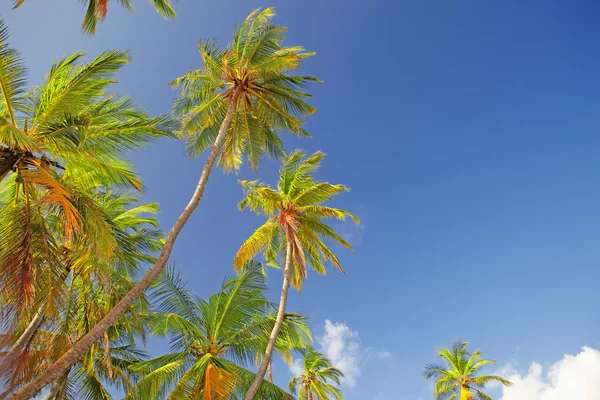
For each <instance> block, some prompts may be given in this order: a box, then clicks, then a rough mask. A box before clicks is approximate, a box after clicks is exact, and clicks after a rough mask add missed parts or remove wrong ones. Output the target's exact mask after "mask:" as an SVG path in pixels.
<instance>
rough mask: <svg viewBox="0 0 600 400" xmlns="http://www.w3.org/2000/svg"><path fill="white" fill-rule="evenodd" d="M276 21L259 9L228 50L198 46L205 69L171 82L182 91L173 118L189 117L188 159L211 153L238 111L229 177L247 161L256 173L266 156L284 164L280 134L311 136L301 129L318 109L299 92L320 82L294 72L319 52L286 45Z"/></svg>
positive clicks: (227, 143)
mask: <svg viewBox="0 0 600 400" xmlns="http://www.w3.org/2000/svg"><path fill="white" fill-rule="evenodd" d="M274 15H275V12H274V10H273V9H272V8H266V9H264V10H260V9H257V10H254V11H253V12H252V13H251V14H250V15H249V16H248V18H246V20H245V21H244V22H243V23H242V24H240V25H239V26H238V27H237V28H236V29H235V32H234V38H233V41H232V42H231V43H230V44H229V45H227V47H226V48H221V47H218V46H217V45H216V43H215V42H214V41H200V43H199V49H200V55H201V56H202V61H203V64H204V66H203V67H202V68H200V69H195V70H191V71H190V72H189V73H187V74H186V75H184V76H182V77H181V78H178V79H177V80H175V81H174V82H173V85H174V86H176V87H179V88H181V94H182V96H181V98H180V99H179V100H178V101H177V102H176V103H175V111H176V113H177V114H181V115H183V117H184V118H183V130H184V132H185V137H186V140H187V147H188V150H189V152H190V154H192V155H198V154H200V153H201V152H203V151H204V150H206V149H207V148H209V147H210V146H212V144H213V143H214V142H215V139H216V137H217V134H218V131H219V127H220V125H221V122H222V121H223V120H224V118H225V115H226V114H227V110H228V108H229V107H230V106H232V105H233V107H235V112H234V115H233V117H232V120H231V124H230V125H229V127H228V129H227V136H226V137H225V139H224V143H223V147H222V149H221V153H220V158H219V164H220V165H221V166H222V167H223V168H224V169H226V170H233V169H238V168H239V167H240V165H241V163H242V160H243V155H244V154H245V155H246V157H247V159H248V161H249V162H250V165H251V166H252V168H254V169H255V168H257V167H258V165H259V164H260V161H261V159H262V158H263V157H264V156H265V154H267V155H269V156H271V157H281V156H282V154H283V152H282V142H281V139H280V138H279V136H278V132H280V131H289V132H291V133H292V134H294V135H301V134H302V135H306V136H308V133H307V132H306V131H305V130H304V129H303V128H302V124H303V122H304V117H306V116H308V115H310V114H313V113H314V112H315V111H316V109H315V108H314V107H313V106H311V105H309V104H308V103H306V99H308V98H310V97H311V95H310V94H308V93H305V92H303V91H302V90H301V89H302V88H303V87H304V86H306V84H307V83H309V82H318V81H319V80H318V79H317V78H315V77H312V76H292V75H289V72H291V71H293V70H295V69H297V68H298V67H299V66H300V64H301V63H302V61H303V60H304V59H305V58H306V57H309V56H311V55H313V54H314V53H308V52H305V51H304V49H303V48H302V47H299V46H283V45H282V43H283V40H284V39H285V33H286V32H287V28H284V27H278V26H275V25H273V24H272V23H271V18H272V17H273V16H274Z"/></svg>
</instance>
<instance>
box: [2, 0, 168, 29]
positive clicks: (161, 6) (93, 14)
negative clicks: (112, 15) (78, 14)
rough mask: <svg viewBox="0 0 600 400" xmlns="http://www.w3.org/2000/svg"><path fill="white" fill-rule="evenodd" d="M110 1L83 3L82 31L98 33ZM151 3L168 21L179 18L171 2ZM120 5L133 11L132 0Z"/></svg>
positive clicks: (20, 0)
mask: <svg viewBox="0 0 600 400" xmlns="http://www.w3.org/2000/svg"><path fill="white" fill-rule="evenodd" d="M108 1H109V0H83V1H82V3H83V4H87V5H86V6H85V9H86V11H85V17H84V18H83V24H82V25H81V29H82V30H83V31H84V32H85V33H87V34H89V35H93V34H94V33H96V25H97V23H98V21H104V19H105V18H106V14H107V12H108ZM24 2H25V0H13V4H14V7H13V8H18V7H20V6H21V4H23V3H24ZM151 2H152V5H154V8H155V9H156V11H157V12H158V13H159V14H160V15H162V16H163V17H165V18H167V19H175V18H177V14H175V10H174V9H173V5H172V1H171V0H151ZM118 3H119V4H120V5H121V7H124V8H126V9H128V10H132V9H133V7H132V5H131V0H118Z"/></svg>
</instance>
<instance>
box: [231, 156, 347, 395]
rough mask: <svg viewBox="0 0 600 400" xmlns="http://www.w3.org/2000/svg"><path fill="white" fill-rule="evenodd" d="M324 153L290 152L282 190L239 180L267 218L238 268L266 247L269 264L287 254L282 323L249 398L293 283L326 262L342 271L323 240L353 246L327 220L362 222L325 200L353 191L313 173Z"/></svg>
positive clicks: (248, 201)
mask: <svg viewBox="0 0 600 400" xmlns="http://www.w3.org/2000/svg"><path fill="white" fill-rule="evenodd" d="M324 156H325V155H324V154H323V153H321V152H316V153H314V154H313V155H311V156H308V157H306V154H305V153H304V152H302V151H299V150H296V151H294V152H293V153H291V154H290V155H289V156H287V157H286V158H285V160H284V161H283V165H282V167H281V169H280V171H279V182H278V184H277V190H275V189H273V188H271V187H270V186H269V185H265V184H263V183H261V182H259V181H252V182H248V181H240V183H241V185H242V186H243V187H244V190H245V197H244V199H243V200H242V202H241V203H240V209H241V210H243V209H244V208H246V207H248V208H249V209H250V210H251V211H254V212H256V213H259V214H263V215H265V216H266V217H267V218H268V219H267V222H265V223H264V224H263V225H262V226H261V227H259V228H258V229H257V230H256V231H255V232H254V233H253V234H252V236H250V238H248V239H247V240H246V241H245V242H244V243H243V244H242V246H241V247H240V249H239V250H238V252H237V254H236V256H235V260H234V265H235V266H236V268H241V267H243V265H244V263H245V262H246V261H247V260H249V259H251V258H253V257H254V256H256V255H257V254H258V253H260V252H261V251H262V252H264V256H265V259H266V261H267V263H268V264H270V265H277V264H278V263H279V261H278V257H279V256H280V255H284V257H285V264H284V268H283V287H282V289H281V297H280V300H279V308H278V313H277V324H275V326H274V327H273V330H272V331H271V335H270V337H269V343H268V345H267V348H266V352H265V357H264V358H263V361H262V363H261V365H260V368H259V370H258V373H257V375H256V380H255V381H254V384H253V386H252V387H251V388H250V390H249V391H248V393H247V394H246V397H245V398H244V399H245V400H251V399H252V398H253V397H254V395H255V394H256V390H257V388H258V385H259V384H260V381H261V380H262V379H263V378H264V376H265V373H266V370H267V368H268V365H269V362H270V360H271V357H272V353H273V350H274V348H275V341H276V339H277V335H278V333H279V329H280V327H281V323H282V321H283V316H284V315H285V306H286V303H287V296H288V289H289V286H290V284H293V285H294V286H295V287H296V288H298V289H299V288H300V287H301V285H302V281H303V280H304V278H305V277H306V272H307V271H306V270H307V267H310V268H312V269H314V270H315V271H316V272H318V273H321V274H324V273H325V263H326V262H331V263H332V264H333V265H334V266H335V267H336V268H338V269H339V270H341V271H343V269H342V266H341V264H340V262H339V260H338V258H337V256H336V255H335V254H334V253H333V252H332V251H331V250H330V249H329V247H328V246H327V244H325V242H324V241H323V240H331V241H332V242H334V243H337V244H341V245H342V246H344V247H346V248H348V249H352V247H351V246H350V244H349V243H348V242H347V241H346V240H345V239H344V238H343V237H342V236H340V235H339V234H338V233H336V232H335V231H334V230H333V229H332V228H331V227H330V226H329V225H327V224H326V223H325V222H324V221H323V220H325V219H329V218H337V219H342V220H343V219H345V218H346V217H349V218H351V219H352V220H353V221H354V222H356V223H359V220H358V218H356V217H355V216H353V215H352V214H351V213H349V212H347V211H344V210H340V209H337V208H332V207H329V206H326V205H323V203H325V202H326V201H328V200H330V199H331V198H332V197H333V196H335V195H337V194H339V193H341V192H344V191H348V188H347V187H346V186H344V185H333V184H330V183H327V182H319V181H315V180H314V179H313V173H314V172H315V171H316V170H317V169H318V168H319V165H320V163H321V160H322V159H323V157H324Z"/></svg>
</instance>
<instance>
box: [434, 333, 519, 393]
mask: <svg viewBox="0 0 600 400" xmlns="http://www.w3.org/2000/svg"><path fill="white" fill-rule="evenodd" d="M468 344H469V342H461V341H456V343H454V345H453V346H452V348H451V349H448V348H444V349H441V350H439V351H438V357H440V358H442V359H443V360H444V362H445V364H446V365H445V366H444V365H436V364H428V365H426V366H425V378H426V379H431V378H434V379H436V383H435V392H434V394H433V395H434V397H435V399H436V400H491V397H490V396H488V395H486V394H485V393H483V392H482V390H483V389H484V388H485V386H486V385H487V384H488V383H490V382H500V383H501V384H503V385H504V386H510V385H511V382H509V381H507V380H506V379H504V378H502V377H501V376H496V375H479V376H477V373H478V371H479V369H480V368H481V367H483V366H485V365H493V364H496V362H495V361H493V360H485V359H483V358H482V353H481V350H479V349H477V350H475V352H473V354H471V353H469V351H468V350H467V345H468Z"/></svg>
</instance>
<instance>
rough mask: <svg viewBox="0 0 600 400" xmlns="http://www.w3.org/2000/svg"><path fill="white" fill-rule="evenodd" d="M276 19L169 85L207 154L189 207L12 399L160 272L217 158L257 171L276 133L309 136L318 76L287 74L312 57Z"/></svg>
mask: <svg viewBox="0 0 600 400" xmlns="http://www.w3.org/2000/svg"><path fill="white" fill-rule="evenodd" d="M274 15H275V12H274V11H273V9H272V8H266V9H264V10H255V11H253V12H252V13H251V14H250V15H249V16H248V18H246V20H245V21H244V22H243V23H242V24H241V25H240V26H238V27H237V28H236V30H235V32H234V38H233V42H232V43H231V44H229V45H228V46H227V48H225V49H222V48H219V47H217V46H216V45H215V43H214V42H212V41H209V42H205V41H202V42H200V45H199V47H200V54H201V56H202V60H203V64H204V66H203V67H202V68H201V69H198V70H193V71H190V72H189V73H188V74H187V75H185V76H183V77H181V78H179V79H177V80H176V81H175V82H174V85H175V86H177V87H180V88H181V90H182V97H181V99H179V100H178V101H177V102H176V104H175V111H176V113H181V114H182V115H183V132H184V135H185V136H186V138H187V139H188V145H189V147H190V149H191V150H193V152H201V151H203V150H205V149H208V148H210V149H211V150H210V153H209V155H208V158H207V160H206V163H205V165H204V168H203V170H202V173H201V175H200V178H199V180H198V184H197V186H196V188H195V191H194V193H193V195H192V197H191V199H190V201H189V203H188V204H187V205H186V207H185V209H184V210H183V211H182V213H181V215H180V216H179V217H178V218H177V220H176V221H175V223H174V225H173V227H172V228H171V230H170V231H169V233H168V235H167V237H166V239H165V245H164V247H163V250H162V252H161V254H160V256H159V257H158V259H157V261H156V263H155V264H154V266H153V267H152V268H151V269H150V270H149V271H148V272H147V274H146V276H144V277H143V278H142V279H141V280H140V281H139V283H138V284H137V285H136V286H135V287H134V288H133V289H132V290H131V291H130V292H129V293H127V294H126V295H125V296H124V297H123V299H122V300H121V301H120V302H119V303H118V304H117V305H116V306H115V308H114V309H113V310H111V312H109V313H108V314H107V315H106V316H105V318H104V319H103V320H102V321H100V322H99V323H98V325H96V326H95V327H94V328H92V329H91V330H90V331H89V333H88V334H87V335H86V336H85V337H84V338H82V339H81V340H80V341H79V342H78V343H77V344H76V345H75V346H73V348H72V349H71V350H69V352H67V353H66V354H65V355H64V356H63V357H62V358H61V359H60V360H58V361H57V362H56V364H55V365H54V366H53V367H51V368H48V370H47V371H46V373H45V374H43V375H41V376H40V377H39V378H38V379H36V380H35V381H33V382H31V383H30V384H29V385H27V386H25V387H24V388H23V389H22V390H21V391H20V392H19V393H17V394H16V395H15V396H13V400H24V399H27V398H29V397H31V396H33V395H35V394H36V393H38V392H39V391H40V390H41V389H42V388H43V387H44V386H46V385H48V384H49V383H51V382H52V381H53V380H55V379H57V378H58V377H59V376H60V375H61V374H62V373H64V371H65V370H66V369H68V368H69V366H70V365H72V364H73V363H74V362H75V361H76V360H77V359H78V358H79V357H81V356H82V355H83V353H84V352H85V351H86V350H87V349H88V348H89V347H90V346H92V344H93V343H94V342H95V341H97V340H99V339H101V338H102V336H103V334H104V332H106V331H107V330H108V328H109V327H110V326H111V325H113V324H114V323H115V322H116V321H117V319H118V318H119V317H120V316H121V315H122V314H123V312H124V311H125V310H126V309H127V307H129V306H130V305H131V304H132V303H133V302H134V301H135V300H136V298H137V297H139V296H140V295H141V294H142V293H143V292H144V291H145V290H146V289H147V288H148V287H149V286H150V285H151V284H152V282H154V281H155V280H156V279H157V278H158V277H159V276H160V275H161V273H162V272H163V270H164V268H165V266H166V265H167V261H168V259H169V256H170V254H171V252H172V251H173V247H174V245H175V241H176V239H177V237H178V236H179V233H180V232H181V230H182V229H183V227H184V226H185V224H186V223H187V221H188V220H189V218H190V217H191V215H192V213H193V212H194V210H195V209H196V207H197V206H198V204H199V203H200V200H201V199H202V196H203V194H204V190H205V188H206V184H207V182H208V179H209V177H210V174H211V172H212V169H213V166H214V164H215V162H216V160H217V157H220V161H219V162H220V164H221V165H222V166H223V167H224V168H226V169H234V168H236V167H235V166H236V165H239V164H240V163H241V161H242V155H243V154H246V155H247V157H248V159H249V160H250V164H251V165H252V166H253V167H256V166H258V164H259V161H260V159H261V158H262V157H263V156H264V155H265V154H269V155H273V156H276V157H277V156H279V155H280V154H281V153H282V150H281V139H280V138H279V136H278V134H279V132H281V131H289V132H291V133H292V134H295V135H308V134H307V132H306V131H305V130H304V129H303V128H302V124H303V123H304V118H305V117H306V116H308V115H310V114H312V113H314V112H315V108H314V107H312V106H310V105H309V104H308V103H306V99H308V98H310V97H311V96H310V95H309V94H308V93H305V92H303V91H302V89H303V87H304V86H306V84H307V83H309V82H314V81H317V79H315V78H313V77H310V76H294V75H290V72H292V71H293V70H295V69H296V68H298V67H299V66H300V65H301V63H302V61H303V60H304V59H305V58H306V57H308V56H310V55H312V53H307V52H305V51H304V49H303V48H302V47H298V46H283V45H282V42H283V40H284V38H285V32H286V31H287V29H286V28H281V27H277V26H275V25H273V24H272V23H271V18H272V17H273V16H274Z"/></svg>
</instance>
